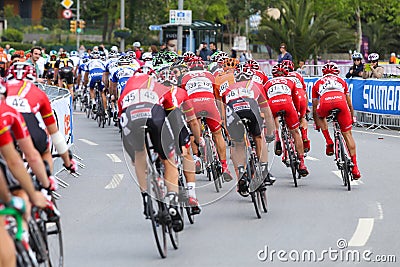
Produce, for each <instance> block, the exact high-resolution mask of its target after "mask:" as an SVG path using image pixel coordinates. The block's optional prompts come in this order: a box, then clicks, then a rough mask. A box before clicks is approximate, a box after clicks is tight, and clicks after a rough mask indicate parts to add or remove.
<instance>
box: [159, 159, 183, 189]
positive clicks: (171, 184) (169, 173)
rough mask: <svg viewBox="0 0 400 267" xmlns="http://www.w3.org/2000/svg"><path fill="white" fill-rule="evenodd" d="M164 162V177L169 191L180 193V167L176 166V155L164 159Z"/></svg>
mask: <svg viewBox="0 0 400 267" xmlns="http://www.w3.org/2000/svg"><path fill="white" fill-rule="evenodd" d="M162 162H163V163H164V167H165V170H164V177H165V184H166V185H167V188H168V192H175V193H178V192H179V189H178V169H177V168H176V162H175V155H172V156H171V157H170V158H168V159H165V160H162Z"/></svg>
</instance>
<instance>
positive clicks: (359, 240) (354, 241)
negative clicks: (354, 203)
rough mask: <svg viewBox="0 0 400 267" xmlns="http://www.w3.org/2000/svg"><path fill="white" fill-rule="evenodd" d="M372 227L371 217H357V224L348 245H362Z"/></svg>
mask: <svg viewBox="0 0 400 267" xmlns="http://www.w3.org/2000/svg"><path fill="white" fill-rule="evenodd" d="M373 228H374V219H373V218H360V219H358V225H357V228H356V231H355V232H354V234H353V236H352V237H351V239H350V241H349V246H350V247H362V246H364V245H365V244H366V243H367V241H368V239H369V237H370V235H371V232H372V229H373Z"/></svg>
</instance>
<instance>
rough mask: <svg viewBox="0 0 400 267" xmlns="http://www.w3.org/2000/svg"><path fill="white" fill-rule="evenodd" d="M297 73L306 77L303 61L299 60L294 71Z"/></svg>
mask: <svg viewBox="0 0 400 267" xmlns="http://www.w3.org/2000/svg"><path fill="white" fill-rule="evenodd" d="M296 71H297V72H298V73H300V74H301V75H307V67H306V65H305V61H304V60H300V61H299V67H298V68H297V70H296Z"/></svg>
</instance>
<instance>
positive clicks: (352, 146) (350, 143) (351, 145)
mask: <svg viewBox="0 0 400 267" xmlns="http://www.w3.org/2000/svg"><path fill="white" fill-rule="evenodd" d="M342 134H343V137H344V140H345V141H346V145H347V148H348V149H349V152H350V156H353V155H355V154H356V142H354V138H353V134H352V132H351V130H350V131H347V132H342Z"/></svg>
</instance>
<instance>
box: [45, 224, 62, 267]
mask: <svg viewBox="0 0 400 267" xmlns="http://www.w3.org/2000/svg"><path fill="white" fill-rule="evenodd" d="M45 236H46V245H47V250H48V255H49V262H50V266H52V267H63V266H64V246H63V238H62V231H61V222H60V220H58V221H57V222H46V223H45Z"/></svg>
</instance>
